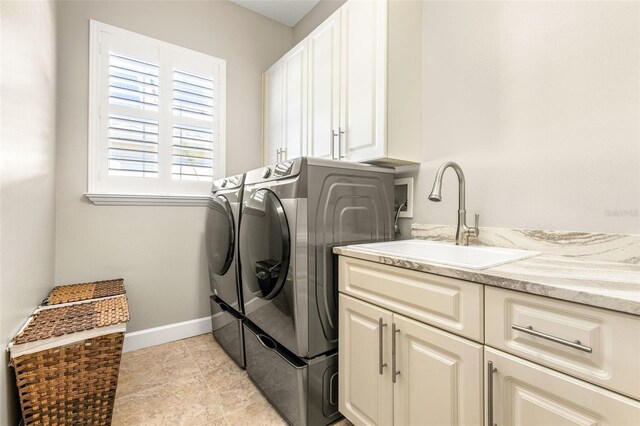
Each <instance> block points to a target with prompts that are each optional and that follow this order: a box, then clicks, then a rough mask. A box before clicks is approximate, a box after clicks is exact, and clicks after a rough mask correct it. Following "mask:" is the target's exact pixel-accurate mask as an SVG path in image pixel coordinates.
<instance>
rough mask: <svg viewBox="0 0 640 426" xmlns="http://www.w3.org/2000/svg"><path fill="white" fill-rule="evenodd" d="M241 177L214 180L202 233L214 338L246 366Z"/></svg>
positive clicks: (234, 358)
mask: <svg viewBox="0 0 640 426" xmlns="http://www.w3.org/2000/svg"><path fill="white" fill-rule="evenodd" d="M243 189H244V175H237V176H231V177H228V178H224V179H219V180H216V181H215V182H214V183H213V187H212V189H211V197H210V198H209V208H208V211H207V220H206V231H205V251H206V256H207V262H208V267H209V284H210V287H211V291H212V292H213V296H211V300H210V302H211V323H212V328H213V335H214V337H215V338H216V340H217V341H218V343H220V346H222V347H223V348H224V349H225V351H227V353H228V354H229V356H231V358H232V359H233V360H234V361H235V362H236V363H237V364H238V365H240V366H241V367H244V365H245V356H244V338H243V333H244V332H243V328H242V320H243V316H242V312H243V309H244V307H243V303H242V288H241V284H240V269H239V260H238V231H239V225H240V214H241V208H240V207H241V203H242V195H243Z"/></svg>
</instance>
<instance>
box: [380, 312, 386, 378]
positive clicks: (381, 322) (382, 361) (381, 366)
mask: <svg viewBox="0 0 640 426" xmlns="http://www.w3.org/2000/svg"><path fill="white" fill-rule="evenodd" d="M386 326H387V324H385V323H384V321H383V320H382V317H380V318H378V374H380V375H381V376H382V369H383V368H384V367H386V366H387V363H386V362H384V360H383V359H382V356H383V354H382V352H383V350H382V338H383V333H382V329H383V328H384V327H386Z"/></svg>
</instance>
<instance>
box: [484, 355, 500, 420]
mask: <svg viewBox="0 0 640 426" xmlns="http://www.w3.org/2000/svg"><path fill="white" fill-rule="evenodd" d="M496 371H498V369H497V368H494V367H493V361H489V362H487V424H488V425H489V426H498V425H496V424H495V423H494V422H493V373H495V372H496Z"/></svg>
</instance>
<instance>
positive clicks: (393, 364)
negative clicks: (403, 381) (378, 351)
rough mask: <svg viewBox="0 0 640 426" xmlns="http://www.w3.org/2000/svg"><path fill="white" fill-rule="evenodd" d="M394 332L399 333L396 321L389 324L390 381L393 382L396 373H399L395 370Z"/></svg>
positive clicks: (395, 348)
mask: <svg viewBox="0 0 640 426" xmlns="http://www.w3.org/2000/svg"><path fill="white" fill-rule="evenodd" d="M396 333H400V329H399V328H397V327H396V323H395V322H394V323H393V324H391V334H392V336H391V370H393V371H391V381H392V382H393V383H395V382H396V377H397V376H398V374H400V371H398V370H397V368H396V367H397V363H398V361H397V360H396V356H397V344H396Z"/></svg>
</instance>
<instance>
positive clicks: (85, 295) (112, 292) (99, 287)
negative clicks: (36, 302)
mask: <svg viewBox="0 0 640 426" xmlns="http://www.w3.org/2000/svg"><path fill="white" fill-rule="evenodd" d="M125 293H126V290H125V289H124V280H123V279H122V278H116V279H114V280H105V281H95V282H92V283H80V284H68V285H59V286H56V287H54V288H53V290H51V293H49V296H47V298H46V299H44V301H43V302H42V305H43V306H52V305H60V304H64V303H73V302H79V301H83V300H91V299H100V298H102V297H110V296H119V295H122V294H125Z"/></svg>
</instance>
